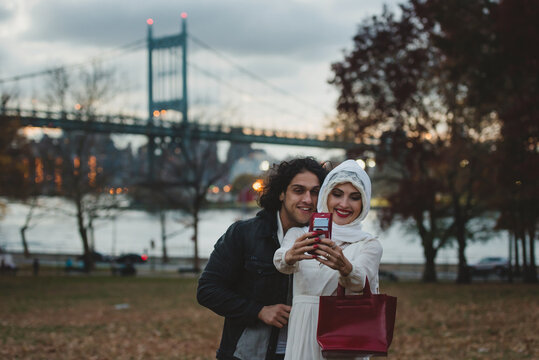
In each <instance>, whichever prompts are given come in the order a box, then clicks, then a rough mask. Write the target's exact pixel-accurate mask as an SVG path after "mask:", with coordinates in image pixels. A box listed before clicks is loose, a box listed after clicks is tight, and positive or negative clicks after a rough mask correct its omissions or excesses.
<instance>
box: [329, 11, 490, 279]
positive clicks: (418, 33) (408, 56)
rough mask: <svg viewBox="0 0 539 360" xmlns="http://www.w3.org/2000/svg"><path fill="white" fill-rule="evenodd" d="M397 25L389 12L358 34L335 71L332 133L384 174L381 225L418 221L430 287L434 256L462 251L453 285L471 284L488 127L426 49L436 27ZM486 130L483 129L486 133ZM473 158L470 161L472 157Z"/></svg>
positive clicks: (407, 15) (413, 15) (406, 16)
mask: <svg viewBox="0 0 539 360" xmlns="http://www.w3.org/2000/svg"><path fill="white" fill-rule="evenodd" d="M401 10H402V15H401V17H400V19H396V18H395V16H394V15H393V14H391V13H390V12H389V11H388V10H387V9H384V12H383V14H382V15H381V17H380V18H379V17H377V16H374V17H373V18H372V19H370V20H368V21H365V22H363V23H362V25H361V26H360V27H359V30H358V33H357V34H356V35H355V37H354V49H353V50H352V51H351V52H350V53H347V54H345V58H344V60H343V61H342V62H339V63H335V64H333V66H332V69H333V72H334V74H335V77H334V78H333V79H332V80H331V81H330V82H331V83H332V84H334V85H335V86H337V88H339V90H340V97H339V99H338V103H337V109H338V112H339V115H338V119H337V122H336V125H337V126H339V127H341V128H344V129H347V130H351V131H353V132H354V134H355V135H356V137H357V138H358V139H359V140H361V142H362V145H361V146H359V147H358V148H357V149H355V150H354V151H353V155H356V156H361V155H362V154H365V153H372V154H374V155H375V156H376V162H377V164H379V165H380V166H379V167H380V168H381V169H382V170H383V171H384V170H385V172H386V176H385V178H384V181H387V182H390V183H391V184H392V186H391V187H390V188H393V189H394V191H393V192H392V193H390V194H389V195H388V200H389V203H390V207H389V208H387V209H385V210H384V213H383V216H382V223H383V225H385V226H387V225H388V224H389V222H390V221H391V220H393V219H394V218H395V217H404V218H411V219H413V220H414V223H415V226H416V228H417V232H418V234H419V236H420V238H421V242H422V245H423V249H424V255H425V270H424V274H423V280H424V281H436V271H435V258H436V254H437V252H438V250H439V249H440V248H442V247H443V246H445V245H446V244H448V243H449V242H450V241H452V240H453V239H457V243H458V245H459V276H458V281H459V282H468V281H469V276H468V275H467V263H466V258H465V255H464V254H465V253H464V251H465V247H466V243H467V240H468V237H469V232H468V231H467V230H466V227H467V224H468V223H469V221H470V220H471V219H472V218H473V217H475V216H480V214H481V213H482V211H483V210H482V207H481V206H480V203H479V202H478V201H477V196H476V193H475V192H474V191H473V190H474V188H475V187H477V181H478V179H479V177H478V174H480V173H481V171H483V168H482V166H480V165H481V164H482V161H483V160H484V157H485V156H487V155H488V152H485V146H484V145H483V144H482V143H484V142H485V133H487V132H488V131H491V127H490V123H489V118H488V117H487V118H485V117H482V116H480V114H478V113H477V112H476V111H475V109H474V108H473V106H470V105H469V104H468V103H466V102H464V101H463V99H464V96H465V93H466V89H464V88H462V87H461V82H460V79H456V78H453V77H451V74H450V73H449V72H448V71H447V70H446V68H445V67H444V64H445V62H444V61H445V59H444V57H443V53H441V52H440V51H439V49H438V48H437V47H435V46H433V44H432V33H433V32H434V31H435V30H436V29H435V27H433V26H432V24H431V23H430V22H429V21H427V20H428V19H427V20H425V19H424V18H421V17H420V16H418V13H417V11H416V9H415V8H414V6H413V4H412V5H402V6H401ZM485 124H486V125H488V126H486V127H485V126H484V125H485ZM469 151H473V153H469Z"/></svg>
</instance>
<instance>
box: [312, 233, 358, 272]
mask: <svg viewBox="0 0 539 360" xmlns="http://www.w3.org/2000/svg"><path fill="white" fill-rule="evenodd" d="M316 254H317V255H319V256H318V257H317V258H316V260H318V261H319V262H320V263H322V264H324V265H326V266H329V267H330V268H332V269H334V270H337V271H339V272H340V273H341V275H342V276H348V275H349V274H350V273H351V272H352V263H351V262H350V261H348V259H347V258H346V256H344V254H343V252H342V249H341V248H340V247H339V246H337V245H336V244H335V243H334V242H333V241H331V239H321V240H320V243H319V246H318V249H317V250H316Z"/></svg>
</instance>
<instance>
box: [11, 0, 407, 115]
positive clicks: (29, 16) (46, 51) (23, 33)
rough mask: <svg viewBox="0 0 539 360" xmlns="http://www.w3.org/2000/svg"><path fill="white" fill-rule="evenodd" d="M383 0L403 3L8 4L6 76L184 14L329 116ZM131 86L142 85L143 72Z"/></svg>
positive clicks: (100, 47) (235, 55) (120, 0)
mask: <svg viewBox="0 0 539 360" xmlns="http://www.w3.org/2000/svg"><path fill="white" fill-rule="evenodd" d="M384 3H389V6H390V8H393V9H395V7H396V4H397V3H398V1H397V0H387V1H383V0H273V1H270V2H262V1H254V0H227V1H223V0H186V1H174V2H173V1H169V0H152V1H133V0H2V1H1V3H0V79H2V78H6V77H9V76H13V75H18V74H24V73H29V72H36V71H40V70H43V69H45V68H47V67H51V66H58V65H60V64H70V63H76V62H79V61H81V59H86V58H88V57H91V56H95V55H98V54H99V53H103V52H106V51H107V50H109V49H112V48H118V47H120V46H122V45H125V44H129V43H132V42H134V41H136V40H142V39H145V38H146V36H147V26H146V19H148V18H150V17H151V18H153V19H154V25H153V31H154V36H163V35H169V34H174V33H178V32H179V29H180V14H181V13H182V12H184V11H185V12H187V13H188V31H189V34H190V35H191V36H193V37H195V38H197V39H200V40H202V41H203V42H205V43H207V44H208V45H210V46H211V47H212V48H214V49H216V50H218V51H220V52H222V53H224V54H226V55H227V56H228V57H230V58H231V59H233V60H234V61H235V62H236V63H238V64H240V65H242V66H244V67H246V68H248V69H249V70H250V71H252V72H253V73H255V74H257V75H259V76H261V77H263V78H264V79H266V80H268V81H270V82H272V84H274V85H276V86H278V87H280V88H283V89H284V90H286V91H289V92H293V93H294V94H295V95H296V96H298V97H301V98H304V99H308V101H310V102H312V103H316V104H318V105H320V107H323V108H324V109H326V112H331V111H334V110H333V108H334V103H335V99H336V93H335V92H332V93H331V89H330V87H329V85H328V84H327V80H328V79H329V78H330V75H331V74H330V66H331V63H332V62H335V61H339V60H341V58H342V50H344V49H350V48H351V46H352V37H353V36H354V34H355V32H356V30H357V26H358V24H359V23H360V22H361V21H362V20H363V19H365V18H366V17H367V16H370V15H373V14H380V13H381V12H382V6H383V4H384ZM191 51H197V48H191ZM191 54H192V53H191ZM131 81H132V82H133V83H136V84H138V83H140V84H141V85H143V84H144V81H145V80H144V75H140V79H139V80H131ZM6 86H7V85H6V84H4V85H0V88H2V87H3V88H5V87H6ZM328 89H329V90H328ZM320 121H322V119H320Z"/></svg>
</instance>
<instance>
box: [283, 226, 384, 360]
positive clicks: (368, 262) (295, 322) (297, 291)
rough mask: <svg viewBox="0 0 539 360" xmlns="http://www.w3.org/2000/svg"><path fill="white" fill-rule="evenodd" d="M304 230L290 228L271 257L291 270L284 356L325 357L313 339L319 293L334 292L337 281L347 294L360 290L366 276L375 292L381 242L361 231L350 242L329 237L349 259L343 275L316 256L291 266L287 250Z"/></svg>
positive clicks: (287, 271)
mask: <svg viewBox="0 0 539 360" xmlns="http://www.w3.org/2000/svg"><path fill="white" fill-rule="evenodd" d="M305 232H307V228H292V229H290V230H289V231H288V232H287V233H286V236H285V237H284V240H283V243H282V246H281V248H279V249H278V250H277V251H276V252H275V255H274V259H273V262H274V264H275V266H276V268H277V270H279V271H280V272H282V273H285V274H292V273H293V274H294V283H293V295H294V296H293V300H292V311H291V313H290V319H289V322H288V338H287V342H286V354H285V360H301V359H304V360H317V359H324V357H323V356H322V351H321V350H320V346H319V345H318V342H317V341H316V328H317V324H318V302H319V296H321V295H335V294H336V289H337V285H338V282H340V283H341V285H343V286H344V287H345V288H346V294H356V293H359V292H361V291H362V290H363V287H364V283H365V277H366V276H368V278H369V283H370V287H371V291H372V292H373V293H378V267H379V265H380V259H381V258H382V245H381V244H380V242H379V241H378V240H377V239H376V238H375V237H373V236H372V235H370V234H368V233H364V234H365V236H364V237H363V238H362V239H361V240H359V241H356V242H353V243H348V242H340V241H339V239H332V240H333V241H335V243H336V244H337V245H339V246H341V248H343V254H344V255H345V256H346V258H347V259H348V260H349V261H350V262H351V263H352V267H353V269H352V272H351V273H350V274H349V275H348V276H346V277H343V276H340V273H339V272H338V271H336V270H333V269H331V268H329V267H328V266H325V265H322V264H321V263H319V262H318V261H317V260H315V259H313V260H302V261H298V262H296V263H295V264H294V265H292V266H291V265H288V264H286V262H285V261H284V255H285V253H286V251H287V250H288V249H290V248H291V247H292V245H293V244H294V242H295V240H296V239H297V238H298V237H300V236H301V235H303V234H304V233H305Z"/></svg>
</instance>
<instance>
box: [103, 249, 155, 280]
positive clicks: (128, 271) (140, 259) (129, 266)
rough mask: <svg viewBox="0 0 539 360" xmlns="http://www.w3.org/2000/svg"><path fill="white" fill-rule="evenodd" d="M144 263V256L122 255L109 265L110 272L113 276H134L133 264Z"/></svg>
mask: <svg viewBox="0 0 539 360" xmlns="http://www.w3.org/2000/svg"><path fill="white" fill-rule="evenodd" d="M146 261H148V255H146V254H142V255H139V254H133V253H131V254H123V255H120V256H118V257H117V258H116V259H115V260H114V262H113V263H112V264H111V271H112V274H113V275H116V274H119V275H135V274H136V273H137V269H136V268H135V264H145V263H146Z"/></svg>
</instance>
